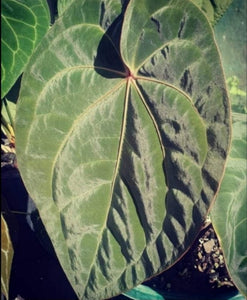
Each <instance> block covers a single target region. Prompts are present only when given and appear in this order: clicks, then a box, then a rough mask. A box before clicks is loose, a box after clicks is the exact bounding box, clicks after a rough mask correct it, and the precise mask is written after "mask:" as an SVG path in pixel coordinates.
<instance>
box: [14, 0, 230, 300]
mask: <svg viewBox="0 0 247 300" xmlns="http://www.w3.org/2000/svg"><path fill="white" fill-rule="evenodd" d="M121 11H122V6H121V3H120V1H104V2H103V4H102V2H101V1H99V0H97V1H96V0H94V1H84V2H81V1H79V0H78V1H74V2H73V3H72V4H71V5H69V6H68V8H67V9H66V10H65V11H64V12H63V14H62V16H61V17H60V18H59V19H58V20H57V21H56V23H55V25H54V26H53V27H52V28H51V30H50V31H49V32H48V34H47V35H46V36H45V38H44V39H43V40H42V42H41V43H40V45H39V47H38V48H37V50H36V51H35V53H34V55H33V56H32V58H31V59H30V62H29V65H28V67H27V69H26V70H25V73H24V76H23V80H22V87H21V92H20V99H19V101H18V105H17V106H18V108H17V117H16V138H17V158H18V165H19V168H20V172H21V175H22V178H23V180H24V182H25V185H26V188H27V190H28V191H29V193H30V195H31V197H32V198H33V199H34V200H35V203H36V205H37V207H38V209H39V212H40V215H41V218H42V220H43V223H44V224H45V227H46V230H47V232H48V234H49V236H50V238H51V240H52V242H53V245H54V247H55V250H56V253H57V256H58V259H59V260H60V263H61V265H62V267H63V269H64V271H65V273H66V275H67V276H68V278H69V280H70V282H71V284H72V286H73V288H74V290H75V291H76V293H77V294H78V297H79V298H82V299H99V298H100V299H101V298H106V297H111V296H113V295H116V294H118V293H121V292H122V291H124V290H128V289H131V288H132V287H133V286H135V285H137V284H138V283H140V282H142V281H143V280H144V279H146V278H148V277H150V276H151V275H153V274H155V273H157V272H160V271H161V270H163V269H165V268H168V267H169V266H170V265H171V264H173V263H174V262H175V261H176V260H178V259H179V258H180V256H181V255H182V254H183V253H184V251H186V250H187V249H188V247H189V246H190V245H191V243H192V241H193V240H194V239H195V237H196V235H197V233H198V231H199V230H200V227H201V224H202V222H203V220H204V219H205V218H206V214H207V212H208V209H209V206H210V204H211V202H212V200H213V199H214V198H215V196H216V192H217V189H218V186H219V182H220V181H221V178H222V176H223V171H224V164H225V160H226V156H227V152H228V148H229V140H230V105H229V101H228V96H227V92H226V88H225V82H224V76H223V73H222V69H221V62H220V58H219V54H218V50H217V47H216V45H215V41H214V36H213V32H212V29H211V27H210V25H209V23H208V20H207V19H206V17H205V15H204V14H202V13H201V11H200V10H199V9H198V8H197V7H196V6H194V5H193V4H192V3H190V2H188V1H163V0H162V1H161V0H160V1H155V2H154V1H148V0H142V1H140V0H138V1H136V0H132V1H131V2H130V3H129V5H128V6H127V9H126V11H125V12H124V14H121ZM51 66H52V68H51Z"/></svg>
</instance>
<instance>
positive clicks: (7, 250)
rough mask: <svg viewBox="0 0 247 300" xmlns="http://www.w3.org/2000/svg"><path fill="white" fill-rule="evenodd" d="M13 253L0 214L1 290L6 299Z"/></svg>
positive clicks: (7, 232)
mask: <svg viewBox="0 0 247 300" xmlns="http://www.w3.org/2000/svg"><path fill="white" fill-rule="evenodd" d="M13 254H14V251H13V247H12V243H11V240H10V236H9V230H8V225H7V223H6V222H5V220H4V218H3V216H2V214H1V291H2V293H3V294H4V296H5V297H6V298H7V299H9V279H10V271H11V265H12V259H13Z"/></svg>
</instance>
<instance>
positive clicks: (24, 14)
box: [1, 0, 50, 98]
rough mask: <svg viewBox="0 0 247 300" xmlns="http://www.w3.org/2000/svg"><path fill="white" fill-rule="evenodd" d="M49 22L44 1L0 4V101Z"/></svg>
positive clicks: (16, 1)
mask: <svg viewBox="0 0 247 300" xmlns="http://www.w3.org/2000/svg"><path fill="white" fill-rule="evenodd" d="M49 21H50V17H49V11H48V7H47V3H46V0H35V1H33V0H22V1H20V0H2V1H1V32H2V37H1V50H2V56H1V57H2V60H1V72H2V74H1V75H2V77H1V88H2V91H1V98H3V97H4V96H5V95H6V94H7V92H8V91H9V90H10V88H11V87H12V86H13V84H14V83H15V81H16V80H17V78H18V77H19V76H20V75H21V73H22V72H23V70H24V68H25V66H26V64H27V62H28V60H29V58H30V56H31V54H32V52H33V51H34V49H35V47H36V46H37V45H38V43H39V42H40V40H41V39H42V38H43V36H44V35H45V33H46V31H47V30H48V28H49Z"/></svg>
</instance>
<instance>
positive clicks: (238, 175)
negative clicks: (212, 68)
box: [211, 0, 247, 296]
mask: <svg viewBox="0 0 247 300" xmlns="http://www.w3.org/2000/svg"><path fill="white" fill-rule="evenodd" d="M245 28H246V2H243V1H241V0H238V1H234V2H233V4H232V5H231V7H230V8H229V11H228V12H227V13H226V15H225V16H224V17H223V18H222V20H221V21H220V23H219V24H217V26H216V27H215V31H216V38H217V41H218V44H219V47H220V50H221V53H222V60H223V66H224V69H225V72H226V76H227V78H228V86H229V91H230V96H231V102H232V111H233V113H232V123H233V131H232V136H233V138H232V146H231V152H230V156H229V158H228V162H227V166H226V172H225V176H224V179H223V182H222V185H221V188H220V192H219V195H218V197H217V199H216V202H215V204H214V206H213V209H212V212H211V216H212V223H213V225H214V228H215V230H216V232H217V235H218V237H219V239H220V243H221V246H222V249H223V252H224V256H225V261H226V264H227V267H228V270H229V273H230V275H231V277H232V279H233V281H234V283H235V285H236V286H237V287H238V288H239V290H240V291H241V293H243V294H244V295H245V296H246V295H247V290H246V277H247V239H246V237H247V217H246V216H247V203H246V197H247V192H246V182H247V178H246V174H247V161H246V159H247V143H246V141H247V132H246V128H247V124H246V123H247V116H246V37H245ZM236 32H238V35H237V34H236ZM243 37H245V38H243ZM233 53H234V55H235V56H237V57H238V60H237V61H236V60H235V59H233V57H232V54H233Z"/></svg>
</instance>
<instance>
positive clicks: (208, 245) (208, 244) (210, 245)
mask: <svg viewBox="0 0 247 300" xmlns="http://www.w3.org/2000/svg"><path fill="white" fill-rule="evenodd" d="M214 245H215V244H214V240H213V239H211V240H209V241H207V242H206V243H204V244H203V248H204V250H205V252H206V253H210V252H211V251H212V249H213V247H214Z"/></svg>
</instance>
